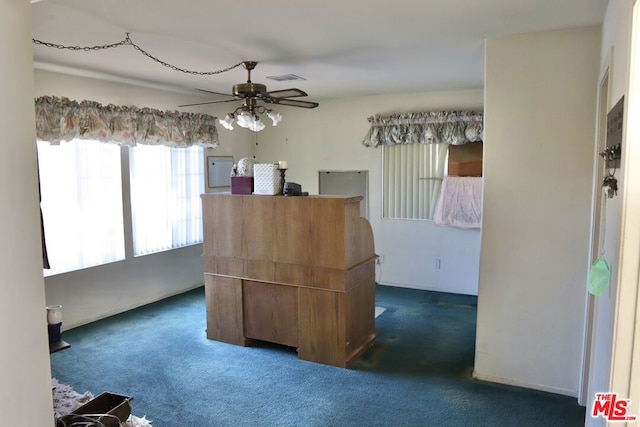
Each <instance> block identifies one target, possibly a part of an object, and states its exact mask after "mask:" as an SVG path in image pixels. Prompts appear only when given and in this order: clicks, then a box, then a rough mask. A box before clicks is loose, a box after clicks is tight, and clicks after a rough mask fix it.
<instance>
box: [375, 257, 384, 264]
mask: <svg viewBox="0 0 640 427" xmlns="http://www.w3.org/2000/svg"><path fill="white" fill-rule="evenodd" d="M376 263H377V264H382V263H384V255H378V259H377V260H376Z"/></svg>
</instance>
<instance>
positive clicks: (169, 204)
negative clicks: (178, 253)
mask: <svg viewBox="0 0 640 427" xmlns="http://www.w3.org/2000/svg"><path fill="white" fill-rule="evenodd" d="M129 153H130V157H129V172H130V177H131V184H130V185H131V211H132V228H133V254H134V255H135V256H138V255H146V254H150V253H154V252H160V251H164V250H168V249H172V248H178V247H182V246H187V245H192V244H196V243H201V242H202V206H201V201H200V195H201V194H202V193H204V150H203V149H202V147H197V146H193V147H190V148H171V147H166V146H160V145H154V146H149V145H138V146H136V147H132V148H130V150H129Z"/></svg>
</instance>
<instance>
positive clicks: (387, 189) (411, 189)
mask: <svg viewBox="0 0 640 427" xmlns="http://www.w3.org/2000/svg"><path fill="white" fill-rule="evenodd" d="M448 147H449V144H444V143H440V144H395V145H386V146H384V154H383V157H384V158H383V165H384V166H383V168H384V170H383V177H384V178H383V180H384V181H383V216H384V217H385V218H406V219H433V215H434V212H435V208H436V205H437V202H438V195H439V192H440V186H441V184H442V179H443V177H444V174H445V168H446V164H447V161H446V160H447V149H448Z"/></svg>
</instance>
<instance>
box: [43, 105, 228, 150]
mask: <svg viewBox="0 0 640 427" xmlns="http://www.w3.org/2000/svg"><path fill="white" fill-rule="evenodd" d="M35 109H36V136H37V138H38V140H41V141H48V142H50V143H51V144H59V143H60V142H61V141H71V140H73V139H84V140H97V141H101V142H107V143H113V144H119V145H128V146H134V145H136V144H150V145H166V146H170V147H189V146H192V145H199V146H204V147H217V146H218V130H217V129H216V126H215V121H216V117H213V116H210V115H207V114H199V113H189V112H178V111H160V110H155V109H152V108H138V107H134V106H131V107H126V106H116V105H112V104H109V105H102V104H100V103H98V102H95V101H86V100H85V101H81V102H77V101H71V100H69V99H67V98H64V97H56V96H42V97H39V98H37V99H36V100H35Z"/></svg>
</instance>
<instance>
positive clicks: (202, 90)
mask: <svg viewBox="0 0 640 427" xmlns="http://www.w3.org/2000/svg"><path fill="white" fill-rule="evenodd" d="M195 89H196V90H199V91H200V92H206V93H212V94H214V95H222V96H232V97H234V98H235V96H234V95H231V94H230V93H222V92H214V91H212V90H206V89H198V88H195Z"/></svg>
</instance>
